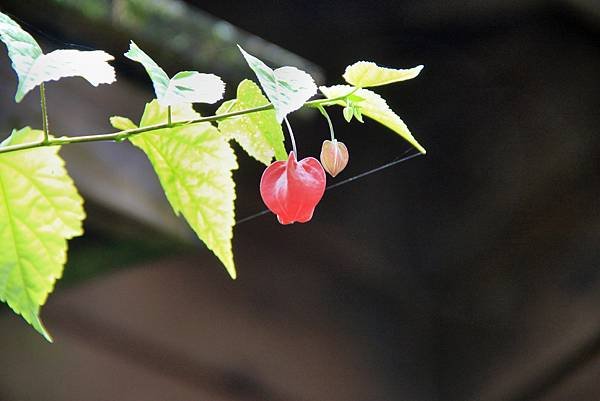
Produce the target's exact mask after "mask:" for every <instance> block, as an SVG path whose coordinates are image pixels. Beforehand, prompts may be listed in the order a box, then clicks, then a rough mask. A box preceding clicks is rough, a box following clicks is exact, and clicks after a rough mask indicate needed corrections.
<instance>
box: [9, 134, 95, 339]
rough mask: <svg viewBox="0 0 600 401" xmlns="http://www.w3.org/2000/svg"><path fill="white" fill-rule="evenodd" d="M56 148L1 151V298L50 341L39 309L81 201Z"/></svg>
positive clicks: (14, 138)
mask: <svg viewBox="0 0 600 401" xmlns="http://www.w3.org/2000/svg"><path fill="white" fill-rule="evenodd" d="M42 138H43V133H42V131H38V130H32V129H30V128H24V129H22V130H20V131H13V133H12V134H11V136H10V137H9V138H8V139H6V140H5V141H4V142H2V144H1V145H0V146H9V145H17V144H21V143H30V142H35V141H39V140H41V139H42ZM58 151H59V147H58V146H53V147H42V148H36V149H28V150H21V151H18V152H11V153H4V154H0V300H2V301H4V302H6V303H8V305H9V306H10V307H11V308H12V309H13V310H14V311H15V312H16V313H18V314H20V315H21V316H23V318H25V320H26V321H27V322H28V323H29V324H31V325H32V326H33V327H34V328H35V329H36V330H37V331H38V332H40V333H41V334H43V335H44V337H46V338H47V339H48V340H49V341H51V338H50V335H49V334H48V332H47V331H46V329H45V328H44V326H43V324H42V322H41V320H40V317H39V311H40V307H41V305H43V304H44V303H45V302H46V298H47V296H48V294H49V293H50V292H52V289H53V288H54V282H55V281H56V280H57V279H58V278H60V277H61V275H62V271H63V267H64V264H65V261H66V259H67V239H70V238H72V237H75V236H78V235H81V234H82V233H83V229H82V224H81V222H82V220H83V219H84V218H85V213H84V211H83V207H82V204H83V200H82V199H81V197H80V196H79V194H78V193H77V189H76V188H75V185H74V184H73V181H72V180H71V178H70V177H69V175H68V174H67V171H66V170H65V167H64V161H63V160H62V158H61V157H60V156H59V155H58Z"/></svg>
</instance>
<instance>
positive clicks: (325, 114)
mask: <svg viewBox="0 0 600 401" xmlns="http://www.w3.org/2000/svg"><path fill="white" fill-rule="evenodd" d="M317 107H318V108H319V111H320V112H321V114H323V116H324V117H325V119H326V120H327V124H328V125H329V133H330V134H331V141H332V142H333V141H335V135H334V133H333V124H332V123H331V118H329V114H328V113H327V110H325V108H324V107H323V106H321V105H319V106H317Z"/></svg>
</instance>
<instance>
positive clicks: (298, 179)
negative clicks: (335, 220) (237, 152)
mask: <svg viewBox="0 0 600 401" xmlns="http://www.w3.org/2000/svg"><path fill="white" fill-rule="evenodd" d="M325 181H326V180H325V171H324V170H323V167H322V166H321V163H319V161H318V160H317V159H315V158H314V157H307V158H305V159H302V160H300V161H297V160H296V155H294V152H290V156H289V158H288V160H286V161H277V162H274V163H272V164H271V165H270V166H269V167H267V168H266V170H265V171H264V172H263V175H262V178H261V180H260V196H261V197H262V199H263V202H265V205H267V207H268V208H269V210H270V211H272V212H273V213H275V214H276V215H277V219H278V220H279V222H280V223H281V224H291V223H295V222H299V223H305V222H307V221H309V220H310V219H311V218H312V215H313V212H314V210H315V207H316V206H317V203H319V201H320V200H321V198H322V197H323V193H324V192H325Z"/></svg>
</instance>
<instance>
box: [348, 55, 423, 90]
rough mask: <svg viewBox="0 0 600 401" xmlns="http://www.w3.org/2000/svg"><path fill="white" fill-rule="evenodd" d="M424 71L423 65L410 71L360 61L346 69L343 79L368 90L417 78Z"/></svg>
mask: <svg viewBox="0 0 600 401" xmlns="http://www.w3.org/2000/svg"><path fill="white" fill-rule="evenodd" d="M422 69H423V66H422V65H419V66H417V67H414V68H409V69H394V68H386V67H380V66H378V65H377V64H375V63H373V62H370V61H359V62H357V63H354V64H352V65H349V66H348V67H346V71H345V72H344V75H343V77H344V79H345V80H346V82H348V83H349V84H350V85H354V86H356V87H359V88H368V87H371V86H381V85H387V84H391V83H394V82H400V81H406V80H408V79H412V78H415V77H416V76H417V75H419V73H420V72H421V70H422Z"/></svg>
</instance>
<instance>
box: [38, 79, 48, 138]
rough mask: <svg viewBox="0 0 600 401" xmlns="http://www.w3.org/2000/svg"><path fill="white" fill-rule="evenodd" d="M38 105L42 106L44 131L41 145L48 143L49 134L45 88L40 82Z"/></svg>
mask: <svg viewBox="0 0 600 401" xmlns="http://www.w3.org/2000/svg"><path fill="white" fill-rule="evenodd" d="M40 103H41V105H42V130H43V131H44V140H43V142H42V143H48V141H49V138H50V134H49V133H48V131H49V128H48V110H47V109H46V87H45V86H44V83H43V82H42V83H41V84H40Z"/></svg>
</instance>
